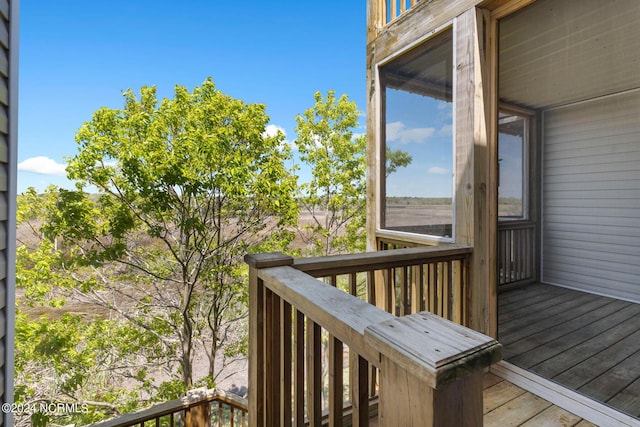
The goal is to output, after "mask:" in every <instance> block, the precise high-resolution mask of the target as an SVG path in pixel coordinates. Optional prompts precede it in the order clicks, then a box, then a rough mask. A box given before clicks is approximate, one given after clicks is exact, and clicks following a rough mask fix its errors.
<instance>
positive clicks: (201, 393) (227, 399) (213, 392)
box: [91, 389, 249, 427]
mask: <svg viewBox="0 0 640 427" xmlns="http://www.w3.org/2000/svg"><path fill="white" fill-rule="evenodd" d="M215 403H218V407H219V408H220V407H221V405H222V406H227V407H228V408H229V409H230V411H231V413H232V414H234V413H235V412H238V413H239V418H240V419H239V422H237V423H236V422H233V421H232V422H231V423H226V424H222V423H221V422H220V420H218V421H219V422H218V424H216V425H220V426H223V425H225V426H226V425H230V426H231V427H234V426H245V425H247V418H248V416H247V415H248V410H249V403H248V401H247V399H244V398H242V397H240V396H237V395H235V394H233V393H229V392H225V391H223V390H217V389H209V390H205V389H197V390H193V391H192V392H189V394H188V395H187V396H185V397H183V398H180V399H174V400H170V401H168V402H163V403H160V404H157V405H154V406H152V407H150V408H146V409H142V410H140V411H137V412H132V413H130V414H125V415H122V416H119V417H116V418H112V419H110V420H106V421H101V422H99V423H95V424H91V427H133V426H141V425H144V423H145V422H147V421H156V422H157V423H158V422H160V421H161V420H162V418H163V417H168V418H169V419H170V425H174V424H173V422H174V418H179V417H181V418H182V419H183V420H184V424H182V425H184V426H185V427H200V426H204V425H207V426H209V425H211V426H213V425H214V424H212V423H211V418H210V405H211V404H215ZM203 406H206V410H204V411H199V412H201V413H203V414H205V415H204V417H198V419H195V417H193V416H192V417H190V415H192V414H189V412H190V411H192V410H194V409H198V410H200V409H203ZM232 417H233V415H232ZM190 418H191V420H190ZM176 425H177V424H176Z"/></svg>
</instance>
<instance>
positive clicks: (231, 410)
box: [229, 406, 236, 427]
mask: <svg viewBox="0 0 640 427" xmlns="http://www.w3.org/2000/svg"><path fill="white" fill-rule="evenodd" d="M235 413H236V411H235V409H234V408H233V406H229V417H230V418H229V423H230V424H231V427H235Z"/></svg>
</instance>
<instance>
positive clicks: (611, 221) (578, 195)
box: [542, 90, 640, 302]
mask: <svg viewBox="0 0 640 427" xmlns="http://www.w3.org/2000/svg"><path fill="white" fill-rule="evenodd" d="M543 169H544V175H543V176H544V178H543V179H544V182H543V237H542V238H543V244H542V278H543V281H545V282H547V283H552V284H558V285H563V286H567V287H572V288H577V289H582V290H585V291H588V292H593V293H598V294H603V295H609V296H614V297H617V298H622V299H626V300H632V301H636V302H640V91H637V90H636V91H632V92H627V93H624V94H618V95H612V96H608V97H604V98H600V99H597V100H592V101H587V102H582V103H578V104H575V105H571V106H567V107H562V108H558V109H554V110H550V111H547V112H545V114H544V155H543Z"/></svg>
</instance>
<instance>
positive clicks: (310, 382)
mask: <svg viewBox="0 0 640 427" xmlns="http://www.w3.org/2000/svg"><path fill="white" fill-rule="evenodd" d="M307 417H308V419H309V426H310V427H321V426H322V340H321V330H320V325H318V324H316V323H315V322H313V321H312V320H311V319H307ZM273 425H276V424H273Z"/></svg>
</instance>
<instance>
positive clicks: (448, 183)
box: [381, 30, 453, 237]
mask: <svg viewBox="0 0 640 427" xmlns="http://www.w3.org/2000/svg"><path fill="white" fill-rule="evenodd" d="M452 61H453V42H452V31H451V30H447V31H445V32H444V33H441V34H440V35H438V36H436V37H434V38H433V39H431V40H429V41H428V42H426V43H424V44H423V45H421V46H420V47H418V48H416V49H414V50H412V51H411V52H409V53H407V54H405V55H403V56H402V57H400V58H398V59H396V60H394V61H393V62H391V63H390V64H388V65H386V66H385V67H384V68H382V70H381V76H382V83H383V86H384V97H385V98H384V99H385V105H384V112H385V115H384V119H385V129H384V131H385V132H384V134H385V138H384V142H385V145H384V149H385V155H386V164H385V165H384V174H383V175H384V177H385V182H384V187H383V188H384V199H383V201H384V207H383V209H384V214H383V222H382V226H383V228H385V229H388V230H396V231H405V232H410V233H419V234H427V235H433V236H441V237H452V222H453V206H452V189H453V132H452V130H453V103H452V96H451V88H452V81H453V67H452ZM398 153H406V154H408V156H409V157H410V158H411V161H410V163H408V164H406V165H404V164H402V163H400V164H399V163H398V159H400V158H401V156H399V155H398ZM405 158H406V156H405Z"/></svg>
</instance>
